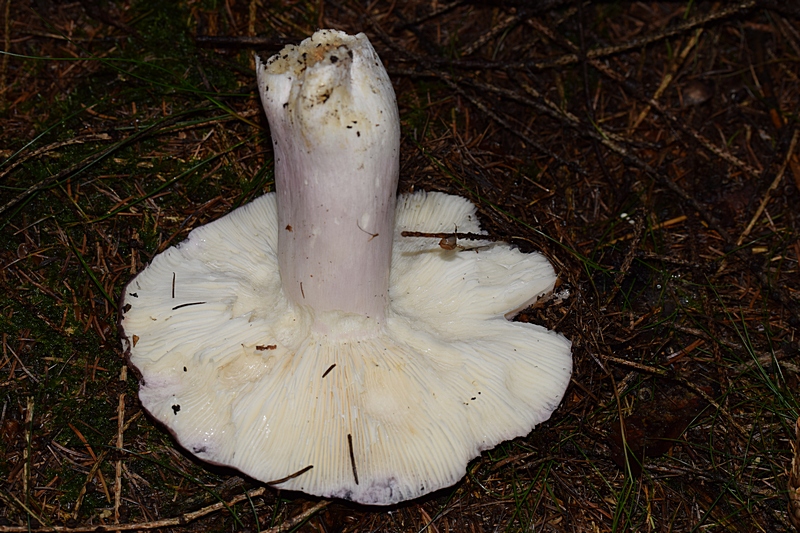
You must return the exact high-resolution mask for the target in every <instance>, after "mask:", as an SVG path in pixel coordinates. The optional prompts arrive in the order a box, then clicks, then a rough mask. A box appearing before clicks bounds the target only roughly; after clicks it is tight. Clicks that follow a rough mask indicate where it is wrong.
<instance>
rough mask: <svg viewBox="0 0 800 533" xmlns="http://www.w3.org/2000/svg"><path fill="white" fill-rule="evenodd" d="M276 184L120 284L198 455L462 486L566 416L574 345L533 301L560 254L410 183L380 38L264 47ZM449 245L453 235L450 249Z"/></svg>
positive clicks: (133, 354)
mask: <svg viewBox="0 0 800 533" xmlns="http://www.w3.org/2000/svg"><path fill="white" fill-rule="evenodd" d="M257 71H258V85H259V89H260V92H261V96H262V102H263V105H264V109H265V111H266V114H267V118H268V120H269V124H270V130H271V133H272V141H273V145H274V146H273V147H274V153H275V178H276V189H277V192H276V193H270V194H266V195H264V196H262V197H260V198H258V199H256V200H254V201H252V202H251V203H249V204H247V205H245V206H243V207H240V208H238V209H236V210H234V211H233V212H231V213H229V214H228V215H226V216H224V217H222V218H220V219H219V220H216V221H214V222H212V223H210V224H207V225H205V226H202V227H199V228H196V229H194V230H193V231H192V232H191V233H190V234H189V236H188V238H187V239H186V241H184V242H182V243H181V244H179V245H177V246H174V247H172V248H169V249H168V250H166V251H164V252H163V253H161V254H160V255H158V256H156V257H155V258H154V259H153V261H152V262H151V264H150V265H149V266H148V267H147V268H146V269H144V270H143V271H142V272H141V273H139V274H138V275H137V276H136V277H135V278H134V279H133V280H131V282H130V283H129V284H128V286H127V287H126V289H125V291H124V294H123V297H122V300H121V322H120V326H121V331H122V342H123V347H124V349H125V352H126V354H127V356H128V358H129V361H130V363H131V365H132V366H134V367H135V368H136V369H137V370H138V372H139V373H140V375H141V381H140V389H139V397H140V399H141V402H142V405H143V406H144V408H145V409H146V410H147V411H148V412H149V413H150V414H151V415H152V416H153V417H154V418H155V419H156V420H158V421H159V422H161V423H162V424H163V425H164V426H166V428H168V430H169V431H170V432H171V433H172V434H173V436H174V437H175V439H176V440H177V441H178V442H179V443H180V444H181V445H182V446H183V447H184V448H186V449H187V450H189V451H190V452H191V453H193V454H194V455H196V456H197V457H199V458H200V459H202V460H204V461H208V462H210V463H214V464H219V465H227V466H231V467H233V468H236V469H238V470H240V471H241V472H243V473H245V474H247V475H249V476H252V477H253V478H256V479H258V480H262V481H265V482H268V483H272V484H273V485H275V486H276V487H279V488H281V489H286V490H298V491H303V492H306V493H309V494H314V495H318V496H324V497H336V498H344V499H347V500H352V501H355V502H360V503H363V504H375V505H388V504H394V503H396V502H399V501H402V500H407V499H411V498H416V497H419V496H421V495H423V494H426V493H429V492H431V491H435V490H437V489H440V488H442V487H447V486H450V485H452V484H454V483H456V482H458V481H459V479H461V478H462V477H463V476H464V473H465V469H466V465H467V463H468V462H469V461H470V460H471V459H472V458H474V457H476V456H477V455H479V454H480V452H481V451H482V450H486V449H489V448H492V447H494V446H495V445H497V444H498V443H500V442H502V441H505V440H508V439H512V438H515V437H518V436H521V435H526V434H527V433H529V432H530V431H531V429H532V428H533V427H534V426H536V425H537V424H540V423H542V422H544V421H545V420H547V419H548V418H549V417H550V414H551V413H552V412H553V410H554V409H555V408H556V407H557V405H558V404H559V402H560V401H561V398H562V396H563V394H564V391H565V389H566V387H567V384H568V382H569V378H570V372H571V366H572V364H571V355H570V342H569V341H568V340H567V339H565V338H564V337H563V336H561V335H559V334H556V333H554V332H551V331H548V330H547V329H545V328H544V327H541V326H537V325H532V324H527V323H520V322H512V321H510V320H508V319H507V316H512V315H513V314H515V313H516V312H517V311H519V310H520V309H522V308H524V307H525V306H527V305H529V304H530V303H531V302H533V301H535V300H536V299H537V298H538V297H539V296H540V295H542V294H544V293H547V292H548V291H551V290H552V289H553V286H554V283H555V281H556V276H555V273H554V271H553V268H552V267H551V266H550V263H549V262H548V261H547V259H546V258H545V257H544V256H542V255H541V254H538V253H522V252H520V251H519V250H517V249H516V248H514V247H512V246H510V245H508V244H505V243H499V242H492V241H491V240H490V239H489V238H488V237H487V238H486V239H485V240H484V239H480V238H479V240H477V241H476V242H475V243H474V245H473V246H474V248H473V247H472V246H471V247H470V248H467V249H462V248H460V247H455V246H446V247H442V246H439V244H438V242H437V239H435V238H430V237H426V236H416V237H408V236H403V232H416V234H417V235H418V234H420V233H422V234H429V233H443V232H452V231H453V229H454V228H456V227H457V228H458V231H459V232H470V233H475V234H481V235H484V234H485V232H483V231H482V230H481V227H480V224H479V222H478V219H477V216H476V208H475V206H474V205H473V204H472V203H470V202H469V201H468V200H466V199H463V198H460V197H457V196H451V195H447V194H442V193H436V192H428V193H426V192H415V193H413V194H405V195H401V196H400V197H399V198H397V197H396V187H397V180H398V172H399V170H398V169H399V163H398V162H399V157H398V150H399V139H400V132H399V119H398V112H397V104H396V102H395V97H394V92H393V90H392V86H391V83H390V81H389V78H388V75H387V74H386V71H385V70H384V68H383V66H382V64H381V62H380V60H379V58H378V56H377V54H376V53H375V50H374V49H373V48H372V46H371V45H370V43H369V41H368V39H367V37H366V36H365V35H363V34H358V35H356V36H349V35H347V34H345V33H342V32H338V31H333V30H321V31H319V32H317V33H315V34H314V35H313V36H312V37H310V38H308V39H306V40H304V41H303V42H302V43H301V44H300V45H298V46H287V47H286V48H284V50H283V51H282V52H281V53H280V54H278V55H276V56H274V57H272V58H271V59H270V60H269V61H267V62H266V63H261V62H260V61H259V62H258V65H257ZM445 248H450V249H445Z"/></svg>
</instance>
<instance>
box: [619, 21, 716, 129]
mask: <svg viewBox="0 0 800 533" xmlns="http://www.w3.org/2000/svg"><path fill="white" fill-rule="evenodd" d="M702 33H703V29H702V28H698V29H697V30H696V31H695V32H694V35H692V37H691V38H690V39H689V43H688V44H687V45H686V46H685V47H684V48H683V50H682V51H681V53H680V55H679V56H678V57H677V58H676V60H675V61H673V62H672V65H670V69H669V72H667V73H666V74H664V77H663V78H662V79H661V84H660V85H659V86H658V89H656V92H655V93H654V94H653V100H658V99H659V98H661V95H663V94H664V91H666V90H667V87H669V86H670V84H671V83H672V80H674V79H675V75H676V74H677V73H678V70H679V69H680V68H681V65H683V62H684V61H685V60H686V58H687V57H688V56H689V52H691V51H692V50H694V48H695V46H696V45H697V42H698V41H699V40H700V35H702ZM650 109H651V106H650V105H649V104H648V105H646V106H645V108H644V109H642V112H641V113H639V116H638V117H636V120H634V121H633V126H631V131H634V130H635V129H636V128H638V127H639V125H640V124H641V123H642V121H644V119H645V118H646V117H647V115H648V113H650Z"/></svg>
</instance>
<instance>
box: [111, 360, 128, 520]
mask: <svg viewBox="0 0 800 533" xmlns="http://www.w3.org/2000/svg"><path fill="white" fill-rule="evenodd" d="M127 379H128V367H127V365H122V370H120V372H119V381H120V384H121V385H122V386H123V387H124V386H125V382H126V381H127ZM123 390H124V389H123ZM124 434H125V393H124V392H121V393H120V395H119V405H118V406H117V449H120V450H121V449H122V446H123V444H124V438H123V435H124ZM115 467H116V468H115V472H114V474H115V475H114V523H115V524H119V506H120V503H121V502H122V459H121V458H120V459H117V463H116V465H115Z"/></svg>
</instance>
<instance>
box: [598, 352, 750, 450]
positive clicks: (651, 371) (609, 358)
mask: <svg viewBox="0 0 800 533" xmlns="http://www.w3.org/2000/svg"><path fill="white" fill-rule="evenodd" d="M600 357H602V358H603V359H605V360H607V361H609V362H611V363H616V364H618V365H622V366H627V367H628V368H633V369H636V370H638V371H640V372H646V373H648V374H654V375H656V376H663V377H669V378H670V379H674V380H675V381H677V382H679V383H680V384H682V385H683V386H684V387H687V388H689V389H691V390H692V391H693V392H695V393H696V394H698V395H700V396H701V397H702V398H703V399H704V400H705V401H707V402H708V403H709V404H710V405H711V406H712V407H714V409H716V410H717V411H718V412H719V413H720V414H721V415H722V416H723V417H724V418H725V419H727V421H728V424H730V425H731V426H732V427H733V428H734V429H735V430H736V431H738V432H739V433H740V434H741V435H742V436H743V437H745V438H748V437H749V436H748V434H747V432H746V431H745V429H744V428H743V427H742V426H741V425H739V423H738V422H737V421H736V419H735V418H733V415H731V414H730V413H729V412H728V410H727V409H725V408H724V407H722V406H721V405H720V404H719V403H718V402H717V401H716V400H715V399H714V398H712V397H711V396H710V395H709V394H708V393H707V392H706V391H704V390H703V389H702V388H701V387H699V386H697V385H696V384H695V383H693V382H691V381H689V380H688V379H686V378H684V377H682V376H679V375H677V374H675V373H673V372H670V371H667V370H664V369H663V368H657V367H654V366H649V365H643V364H641V363H637V362H635V361H628V360H627V359H622V358H620V357H614V356H612V355H601V356H600Z"/></svg>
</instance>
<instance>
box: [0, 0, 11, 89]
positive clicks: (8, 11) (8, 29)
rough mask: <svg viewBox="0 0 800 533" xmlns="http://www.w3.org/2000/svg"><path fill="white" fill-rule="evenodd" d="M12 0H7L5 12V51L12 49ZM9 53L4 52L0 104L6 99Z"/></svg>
mask: <svg viewBox="0 0 800 533" xmlns="http://www.w3.org/2000/svg"><path fill="white" fill-rule="evenodd" d="M10 18H11V0H6V1H5V12H4V13H3V51H4V52H10V51H11V20H10ZM8 57H9V56H8V54H7V53H6V54H3V64H2V66H0V104H3V105H4V104H5V101H6V89H8V87H7V86H6V81H7V79H8V78H7V74H8Z"/></svg>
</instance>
